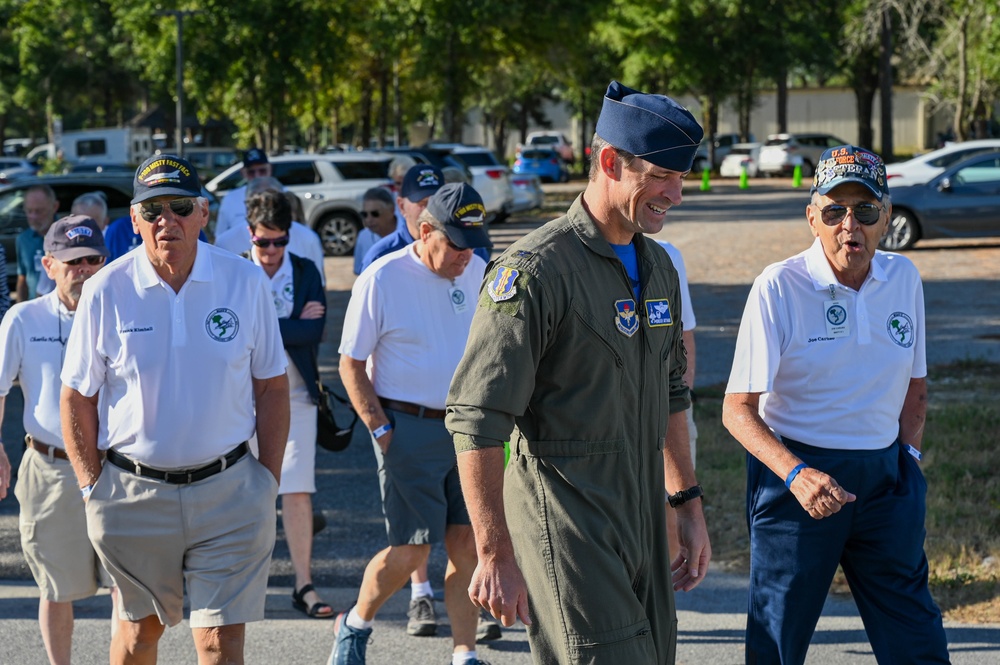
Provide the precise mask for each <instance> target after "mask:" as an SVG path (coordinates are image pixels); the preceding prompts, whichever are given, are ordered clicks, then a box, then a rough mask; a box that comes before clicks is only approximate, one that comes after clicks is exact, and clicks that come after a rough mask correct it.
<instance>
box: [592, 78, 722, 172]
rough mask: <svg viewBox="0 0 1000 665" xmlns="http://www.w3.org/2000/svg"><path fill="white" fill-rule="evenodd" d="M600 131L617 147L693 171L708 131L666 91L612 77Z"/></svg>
mask: <svg viewBox="0 0 1000 665" xmlns="http://www.w3.org/2000/svg"><path fill="white" fill-rule="evenodd" d="M595 131H596V133H597V135H598V136H600V137H601V138H602V139H604V140H605V141H607V142H608V143H610V144H611V145H613V146H614V147H616V148H620V149H622V150H625V151H627V152H630V153H632V154H633V155H635V156H636V157H641V158H642V159H644V160H646V161H647V162H649V163H650V164H654V165H656V166H659V167H662V168H665V169H670V170H671V171H680V172H682V173H683V172H685V171H690V170H691V165H692V164H693V163H694V156H695V152H697V150H698V145H699V144H700V143H701V139H702V137H703V136H704V135H705V132H704V130H702V128H701V125H699V124H698V121H697V120H695V119H694V116H693V115H691V112H690V111H688V110H687V109H686V108H684V107H683V106H681V105H680V104H678V103H677V102H675V101H674V100H672V99H671V98H670V97H667V96H666V95H651V94H647V93H645V92H639V91H638V90H633V89H632V88H628V87H626V86H624V85H622V84H621V83H619V82H618V81H612V82H611V85H609V86H608V91H607V92H606V93H605V94H604V106H603V107H602V108H601V115H600V117H599V118H598V119H597V128H596V130H595Z"/></svg>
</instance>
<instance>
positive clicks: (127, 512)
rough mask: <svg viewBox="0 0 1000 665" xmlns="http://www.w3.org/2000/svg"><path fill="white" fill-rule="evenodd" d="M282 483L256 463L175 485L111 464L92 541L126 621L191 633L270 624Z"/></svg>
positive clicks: (90, 522)
mask: <svg viewBox="0 0 1000 665" xmlns="http://www.w3.org/2000/svg"><path fill="white" fill-rule="evenodd" d="M277 493H278V483H277V481H275V479H274V476H272V475H271V472H270V471H268V470H267V469H266V468H264V466H263V465H261V463H260V462H258V461H257V460H256V458H254V457H253V456H252V455H249V454H248V455H245V456H244V457H243V458H242V459H241V460H240V461H238V462H236V463H235V464H233V465H232V466H231V467H229V468H228V469H226V470H225V471H223V472H221V473H217V474H215V475H214V476H210V477H209V478H205V479H204V480H200V481H198V482H195V483H190V484H188V485H171V484H168V483H165V482H162V481H159V480H153V479H151V478H143V477H140V476H137V475H135V474H132V473H129V472H128V471H123V470H122V469H119V468H118V467H116V466H114V465H113V464H105V465H104V470H103V471H102V472H101V476H100V478H98V480H97V484H96V485H95V486H94V491H93V493H92V494H91V495H90V499H89V500H88V501H87V527H88V530H89V532H90V539H91V541H92V542H93V544H94V548H95V549H96V550H97V553H98V555H99V556H100V557H101V561H102V562H103V563H104V566H105V567H106V568H107V569H108V572H110V573H111V576H112V577H113V578H114V580H115V583H116V584H117V586H118V590H119V593H120V598H121V609H120V610H119V616H120V617H121V618H122V619H125V620H127V621H138V620H140V619H143V618H145V617H147V616H150V615H153V614H155V615H156V616H157V617H158V618H159V619H160V622H161V623H163V624H165V625H168V626H174V625H176V624H178V623H180V621H181V619H182V618H183V605H184V590H185V587H186V588H187V594H188V599H189V600H190V603H191V616H190V624H191V627H192V628H213V627H216V626H226V625H232V624H243V623H247V622H250V621H260V620H262V619H263V618H264V600H265V595H266V592H267V575H268V569H269V567H270V563H271V551H272V550H273V549H274V533H275V521H276V513H275V503H274V502H275V498H276V497H277Z"/></svg>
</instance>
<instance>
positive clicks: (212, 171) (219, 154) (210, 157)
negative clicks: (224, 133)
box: [184, 148, 243, 182]
mask: <svg viewBox="0 0 1000 665" xmlns="http://www.w3.org/2000/svg"><path fill="white" fill-rule="evenodd" d="M184 158H185V159H187V160H188V161H190V162H191V163H192V164H193V165H194V167H195V169H197V170H198V177H199V178H201V181H202V182H208V181H209V180H211V179H212V178H214V177H215V176H217V175H219V174H220V173H222V172H223V171H225V170H226V169H227V168H229V167H230V166H232V165H233V164H236V163H237V162H239V161H241V160H242V159H243V158H242V156H241V155H240V153H239V152H237V151H236V148H184Z"/></svg>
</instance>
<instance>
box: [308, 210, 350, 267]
mask: <svg viewBox="0 0 1000 665" xmlns="http://www.w3.org/2000/svg"><path fill="white" fill-rule="evenodd" d="M359 231H361V221H360V220H359V219H358V217H357V215H355V214H354V213H353V212H348V211H346V210H337V211H335V212H331V213H329V214H326V215H324V216H323V217H322V218H321V219H320V220H319V223H318V224H316V233H318V234H319V239H320V240H321V241H322V242H323V253H324V254H325V255H326V256H347V255H348V254H350V253H351V252H352V251H354V245H355V244H356V243H357V241H358V232H359Z"/></svg>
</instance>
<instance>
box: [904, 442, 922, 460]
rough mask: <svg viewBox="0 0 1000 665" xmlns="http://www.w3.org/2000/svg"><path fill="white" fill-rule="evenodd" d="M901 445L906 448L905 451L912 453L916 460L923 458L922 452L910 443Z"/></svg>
mask: <svg viewBox="0 0 1000 665" xmlns="http://www.w3.org/2000/svg"><path fill="white" fill-rule="evenodd" d="M903 447H904V448H906V452H908V453H910V454H911V455H913V459H915V460H917V461H918V462H919V461H920V460H922V459H923V458H924V456H923V454H922V453H921V452H920V451H919V450H917V449H916V448H914V447H913V446H911V445H910V444H908V443H904V444H903Z"/></svg>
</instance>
